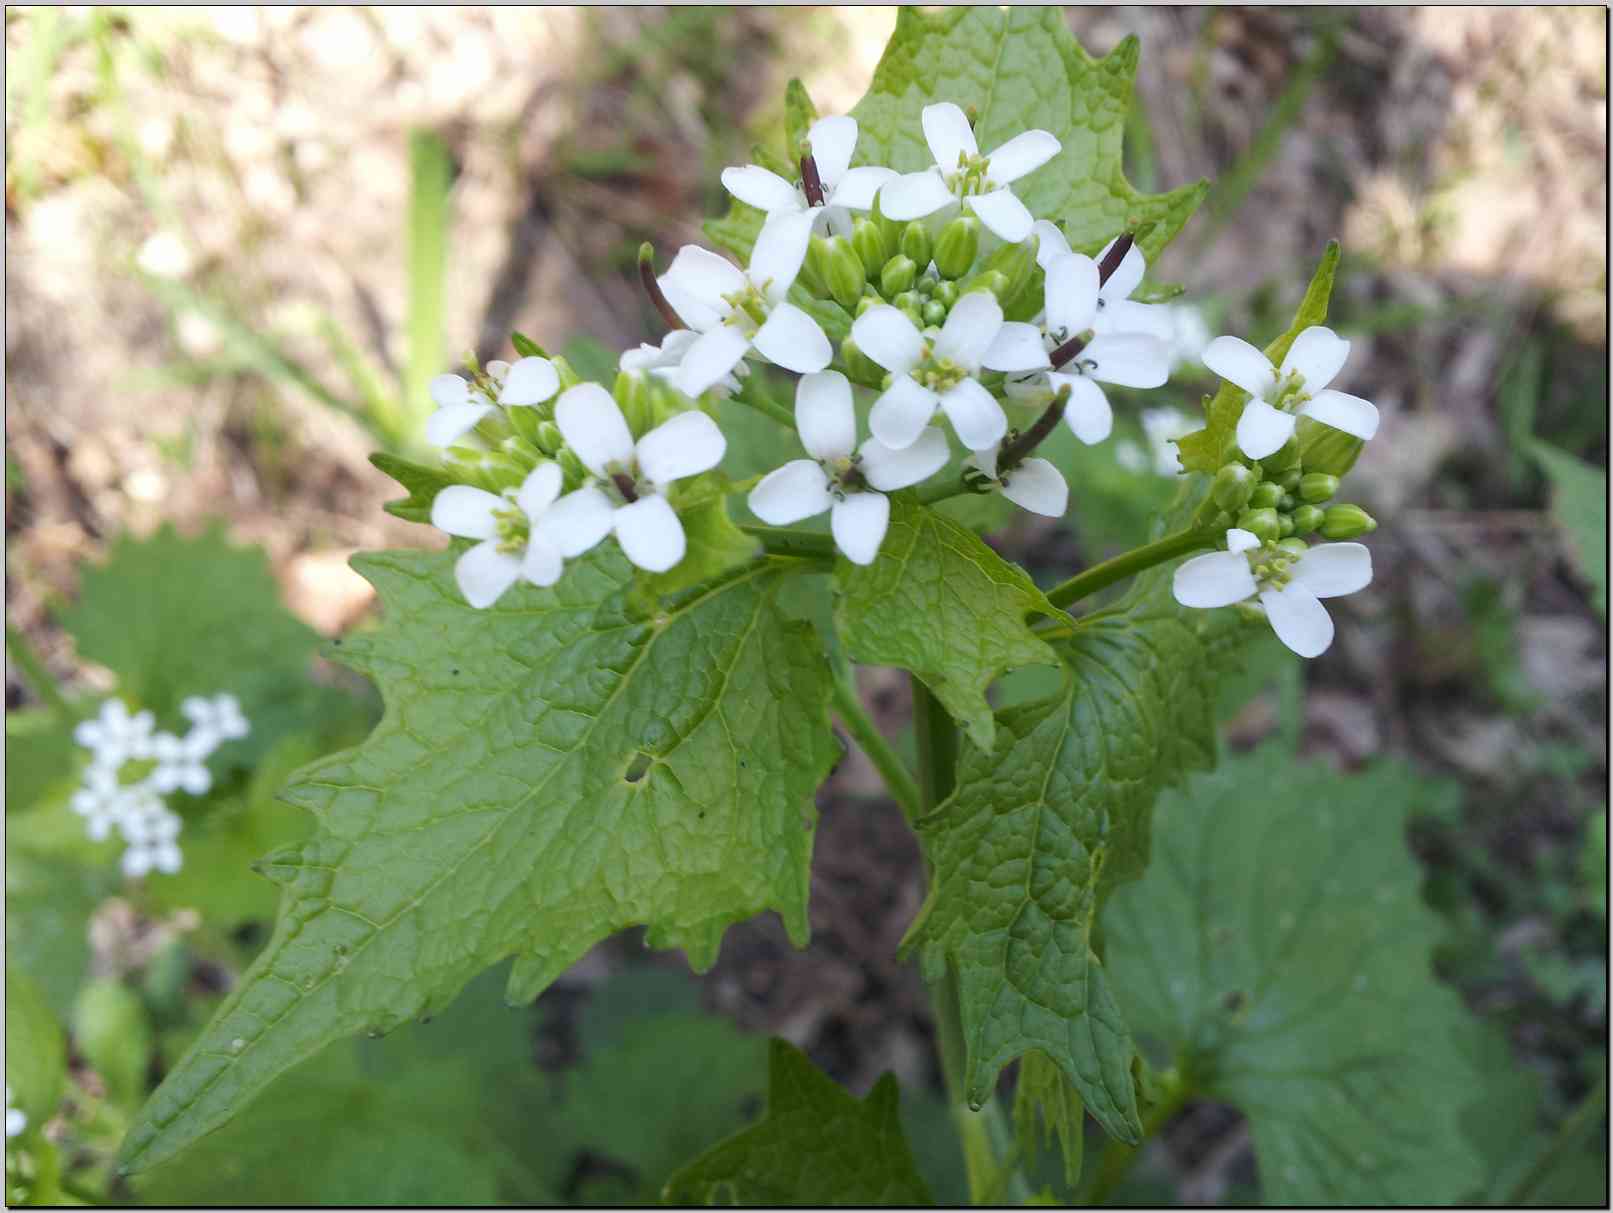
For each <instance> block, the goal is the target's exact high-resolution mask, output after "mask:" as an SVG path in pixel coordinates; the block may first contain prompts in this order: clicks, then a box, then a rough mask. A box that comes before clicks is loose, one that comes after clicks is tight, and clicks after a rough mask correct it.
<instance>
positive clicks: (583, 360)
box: [560, 336, 617, 388]
mask: <svg viewBox="0 0 1613 1213" xmlns="http://www.w3.org/2000/svg"><path fill="white" fill-rule="evenodd" d="M560 353H561V356H562V357H564V358H565V360H566V361H567V362H569V363H570V364H571V369H572V370H574V371H576V372H577V374H578V375H579V376H581V377H582V378H583V379H586V380H589V381H591V382H593V383H603V384H604V385H605V386H606V387H607V388H608V387H610V386H611V384H613V383H614V382H616V358H617V356H616V355H615V354H614V353H612V352H611V351H610V350H609V349H607V348H606V346H605V344H604V343H603V342H601V341H596V340H595V339H594V338H592V337H588V336H581V337H573V338H572V339H571V340H570V341H568V342H566V346H565V348H564V349H563V350H561V351H560Z"/></svg>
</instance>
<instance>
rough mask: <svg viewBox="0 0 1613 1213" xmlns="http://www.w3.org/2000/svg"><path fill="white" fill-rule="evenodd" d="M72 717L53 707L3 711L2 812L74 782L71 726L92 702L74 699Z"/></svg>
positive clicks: (28, 806)
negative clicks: (3, 780)
mask: <svg viewBox="0 0 1613 1213" xmlns="http://www.w3.org/2000/svg"><path fill="white" fill-rule="evenodd" d="M69 707H70V708H71V710H72V713H73V719H72V720H65V719H63V718H62V715H61V713H59V712H57V711H56V710H55V709H53V708H20V709H18V710H16V711H11V712H7V713H6V764H5V766H6V812H7V813H15V812H17V811H19V810H21V809H31V808H33V807H34V806H35V805H36V804H38V803H39V802H40V801H41V800H43V799H44V797H45V795H46V794H47V793H49V792H52V791H61V790H62V789H64V788H71V787H73V786H75V785H76V784H77V782H78V766H79V761H80V751H79V748H78V743H77V742H75V741H74V740H73V725H74V724H75V723H76V722H77V721H78V720H82V719H83V718H84V717H85V716H87V715H91V714H93V712H94V707H95V704H94V701H86V700H82V699H79V700H74V701H73V702H72V703H71V704H69Z"/></svg>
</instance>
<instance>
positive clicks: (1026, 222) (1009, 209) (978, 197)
mask: <svg viewBox="0 0 1613 1213" xmlns="http://www.w3.org/2000/svg"><path fill="white" fill-rule="evenodd" d="M963 204H964V205H965V206H967V207H968V208H969V209H970V210H971V211H973V212H974V213H975V214H976V215H978V216H979V217H980V222H981V223H984V224H985V225H986V226H987V227H988V228H990V229H991V231H992V234H993V235H995V236H997V237H998V238H999V239H1002V240H1006V241H1007V242H1008V243H1009V244H1018V243H1019V242H1020V241H1021V240H1023V239H1025V237H1026V236H1029V235H1030V234H1031V226H1032V225H1033V224H1034V223H1035V222H1036V217H1035V216H1034V215H1032V214H1031V213H1030V211H1029V209H1028V208H1027V207H1026V206H1025V204H1024V203H1023V202H1021V201H1020V200H1019V199H1018V198H1016V197H1014V192H1013V190H1010V189H1007V188H1004V189H1000V190H992V191H991V193H989V194H970V195H969V196H968V197H967V198H965V199H964V200H963Z"/></svg>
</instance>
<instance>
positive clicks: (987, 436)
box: [941, 379, 1008, 451]
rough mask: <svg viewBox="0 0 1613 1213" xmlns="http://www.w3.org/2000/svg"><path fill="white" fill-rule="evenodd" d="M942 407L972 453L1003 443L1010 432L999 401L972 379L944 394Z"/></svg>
mask: <svg viewBox="0 0 1613 1213" xmlns="http://www.w3.org/2000/svg"><path fill="white" fill-rule="evenodd" d="M941 408H942V409H943V410H945V412H946V415H947V420H948V421H950V422H952V428H953V430H954V431H955V432H956V433H957V435H958V440H959V441H960V442H962V443H963V445H964V446H966V447H968V448H969V449H970V450H971V451H978V450H983V449H985V448H986V447H988V446H991V445H992V444H993V443H995V442H1001V441H1002V438H1003V435H1004V434H1006V433H1007V432H1008V418H1007V416H1006V415H1005V414H1004V413H1003V406H1002V405H1000V404H998V403H997V398H996V397H995V396H993V395H992V394H991V393H990V392H988V391H987V390H986V389H985V388H983V387H981V386H980V384H979V383H978V382H977V381H976V380H973V379H964V380H962V381H960V382H959V383H958V385H957V386H956V387H953V388H951V389H950V390H948V391H946V392H944V393H942V395H941Z"/></svg>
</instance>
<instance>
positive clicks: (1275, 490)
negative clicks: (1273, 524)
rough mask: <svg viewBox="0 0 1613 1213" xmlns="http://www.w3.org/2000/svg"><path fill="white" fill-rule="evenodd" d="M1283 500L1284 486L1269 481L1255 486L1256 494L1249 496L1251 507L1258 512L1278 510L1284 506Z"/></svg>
mask: <svg viewBox="0 0 1613 1213" xmlns="http://www.w3.org/2000/svg"><path fill="white" fill-rule="evenodd" d="M1282 500H1283V489H1282V486H1281V485H1279V484H1273V483H1272V482H1271V481H1269V480H1268V481H1266V482H1265V483H1264V484H1257V485H1255V490H1254V492H1252V493H1250V494H1249V506H1250V508H1251V509H1256V510H1267V509H1276V508H1277V507H1278V506H1279V505H1281V504H1282Z"/></svg>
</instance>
